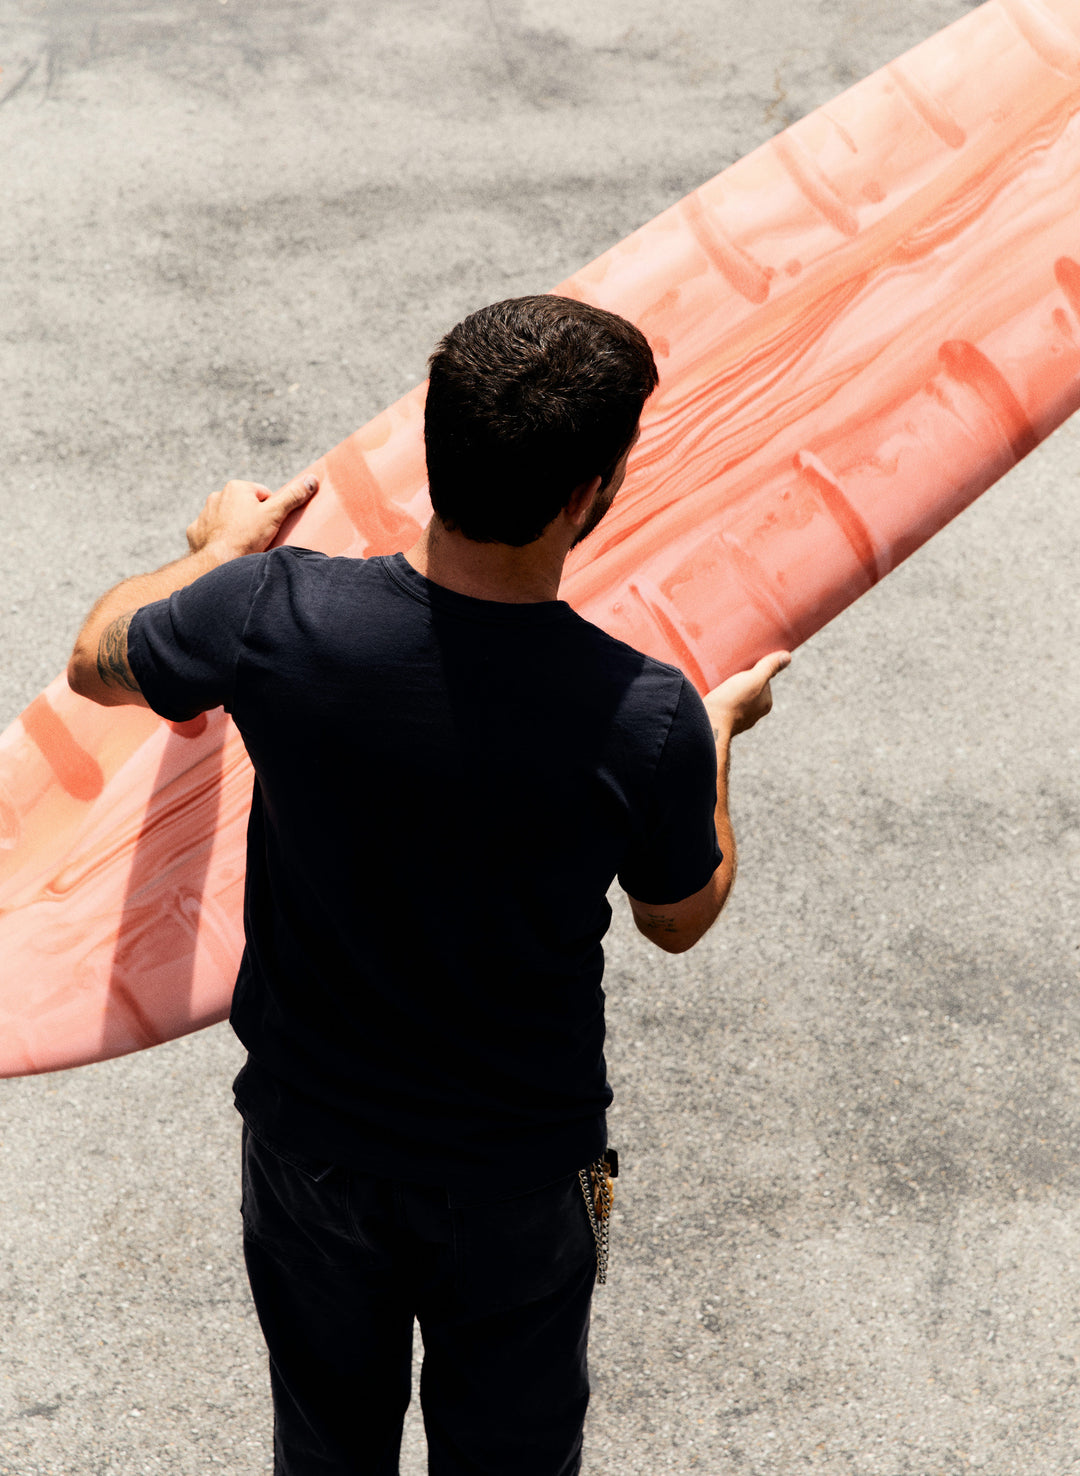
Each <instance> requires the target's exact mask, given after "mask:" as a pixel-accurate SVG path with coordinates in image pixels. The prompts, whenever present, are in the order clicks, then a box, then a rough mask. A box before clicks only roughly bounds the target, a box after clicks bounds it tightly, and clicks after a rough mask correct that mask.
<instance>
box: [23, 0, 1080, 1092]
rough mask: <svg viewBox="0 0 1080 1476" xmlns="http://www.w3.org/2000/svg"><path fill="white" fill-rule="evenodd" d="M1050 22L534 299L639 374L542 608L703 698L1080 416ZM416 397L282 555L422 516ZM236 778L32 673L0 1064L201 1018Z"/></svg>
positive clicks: (1002, 42) (1057, 69) (361, 543)
mask: <svg viewBox="0 0 1080 1476" xmlns="http://www.w3.org/2000/svg"><path fill="white" fill-rule="evenodd" d="M1078 205H1080V0H988V3H987V4H985V5H983V6H982V7H980V8H979V9H978V10H976V11H973V12H972V13H971V14H970V15H968V16H966V17H964V18H963V19H962V20H960V21H958V22H957V23H955V24H954V25H952V26H950V27H948V28H947V29H946V30H944V31H942V32H941V33H939V34H938V35H937V36H935V37H932V38H931V39H930V40H929V41H927V42H924V43H923V44H922V45H921V46H918V47H916V48H915V49H914V50H913V51H911V52H909V53H907V54H906V55H905V56H904V57H902V58H901V59H900V60H899V61H897V62H894V63H893V64H891V65H890V66H888V67H886V68H884V69H883V70H882V71H880V72H878V73H875V74H874V75H873V76H872V77H870V78H868V79H866V80H865V81H863V82H861V83H859V84H858V85H857V86H855V87H853V88H851V89H850V90H849V91H847V92H845V93H843V94H842V95H841V96H840V97H838V98H836V99H835V100H834V101H833V102H831V103H829V104H828V105H827V106H826V107H824V108H821V109H818V110H817V111H816V112H814V113H812V114H810V115H808V116H807V117H806V118H804V119H802V120H801V121H800V122H798V123H796V124H795V125H793V127H791V128H790V129H788V130H787V131H786V132H785V133H782V134H780V135H778V136H777V137H776V138H775V139H773V140H772V141H771V142H770V143H768V144H766V145H764V146H763V147H762V148H760V149H758V150H756V151H755V152H754V153H753V154H751V155H749V156H748V157H747V158H745V159H743V160H741V161H740V162H739V163H737V164H735V165H733V166H732V167H731V168H730V169H728V170H726V171H724V173H722V174H720V175H718V176H717V177H716V178H715V179H714V180H712V181H710V182H709V183H708V184H705V185H703V186H702V187H701V188H700V189H698V190H696V191H694V192H693V193H692V194H691V195H689V196H688V197H687V198H686V199H685V200H683V201H680V202H679V203H678V204H677V205H675V206H673V207H672V208H671V209H670V210H667V211H665V212H664V213H663V214H662V215H660V216H658V217H657V218H656V219H655V220H654V221H651V222H650V223H649V224H647V225H646V226H644V227H642V229H641V230H639V231H637V232H635V233H634V234H633V235H632V236H630V237H628V238H627V240H625V241H624V242H622V243H620V244H619V245H617V246H616V247H614V248H613V249H612V250H611V251H608V252H606V253H605V254H604V255H603V256H601V257H600V258H598V259H597V260H596V261H595V262H593V263H591V264H590V265H589V266H587V267H585V268H583V269H582V270H581V271H580V272H579V273H577V274H576V275H575V276H574V277H572V278H571V279H570V280H569V281H568V282H565V283H563V284H562V285H561V286H560V287H558V288H556V289H555V290H556V291H560V292H562V293H564V294H567V295H572V296H577V297H581V298H586V299H588V300H590V301H592V302H595V303H597V304H599V305H600V306H602V307H607V308H611V309H612V310H614V311H617V312H620V313H622V314H624V315H625V316H627V317H630V318H632V319H633V320H634V321H635V322H637V323H639V324H640V326H641V327H642V328H643V329H644V331H645V332H646V334H647V335H648V337H649V339H650V341H651V342H652V344H653V346H654V349H655V351H656V354H657V359H658V362H659V365H660V369H661V384H660V388H659V390H658V391H657V393H656V395H654V397H653V398H652V400H651V401H650V403H649V405H648V406H647V409H646V415H645V418H644V422H643V431H642V438H641V441H640V442H639V445H638V448H637V451H636V453H635V456H634V459H633V462H632V465H631V476H630V478H629V479H628V481H627V483H626V486H625V487H624V489H623V491H622V493H621V494H620V496H619V498H618V499H617V501H616V503H615V505H614V507H613V508H612V510H611V512H610V513H609V514H608V517H607V518H606V519H605V521H604V523H603V524H602V525H601V526H600V528H598V529H597V531H596V532H595V533H594V534H593V535H592V537H591V538H590V539H589V540H588V542H587V543H586V544H584V545H582V547H581V549H580V550H578V551H577V552H575V554H573V555H572V556H571V560H570V562H569V564H568V566H567V574H566V578H565V581H564V585H563V590H562V593H563V595H564V597H565V598H567V599H569V600H570V602H571V603H572V604H573V605H574V606H575V607H576V608H577V609H578V610H579V611H580V612H581V613H582V614H583V615H585V616H586V617H587V618H589V619H592V620H595V621H596V623H597V624H599V625H601V626H603V627H604V628H605V629H607V630H609V631H611V632H612V633H613V634H615V635H617V636H619V637H620V638H622V639H625V640H627V641H629V642H631V643H632V644H634V645H636V646H638V647H640V648H641V649H643V650H645V651H648V652H649V653H650V654H653V655H656V656H660V657H662V658H663V659H666V660H671V661H675V662H676V663H678V664H679V665H681V666H682V667H683V669H684V670H685V671H686V672H687V673H688V675H690V676H691V678H692V679H693V680H694V681H695V683H696V684H697V685H698V686H699V688H701V689H702V690H704V689H707V688H708V687H711V686H713V685H714V684H715V683H716V682H717V681H719V680H721V679H722V678H723V677H724V676H726V675H728V674H729V673H730V672H732V671H735V670H738V669H739V668H741V667H744V666H746V665H749V664H750V663H751V662H752V661H754V660H755V659H757V657H758V656H760V655H762V654H763V653H764V652H765V651H767V650H770V649H774V648H776V647H778V646H788V647H794V646H797V645H798V644H800V642H802V641H804V640H806V639H807V638H808V637H809V636H810V635H812V634H813V633H814V632H815V631H816V630H818V629H820V628H821V626H822V625H824V624H825V623H826V622H827V621H828V620H830V619H832V618H833V617H834V616H835V615H836V614H838V613H839V612H840V611H841V610H842V609H844V608H845V607H846V606H847V605H848V604H850V603H851V602H852V601H853V600H855V599H857V598H858V596H859V595H860V594H862V593H863V592H865V590H867V589H868V588H870V587H871V586H872V585H873V584H874V583H875V582H876V581H877V580H878V579H880V578H881V577H883V575H884V574H886V573H887V572H888V571H889V570H890V569H892V568H894V567H895V566H896V565H897V564H898V563H900V562H901V560H902V559H904V558H906V557H907V556H908V555H909V554H910V553H912V552H913V551H914V550H915V549H916V548H917V547H919V545H920V544H921V543H923V542H924V541H925V540H926V539H927V538H929V537H931V536H932V535H933V533H935V532H936V531H937V530H938V529H939V528H941V527H942V526H944V524H945V523H947V522H948V521H949V520H950V519H951V518H952V517H954V516H955V515H956V514H957V513H958V512H959V511H961V510H962V508H964V507H965V506H967V505H968V504H969V503H970V502H971V501H972V500H973V499H974V498H975V497H977V496H978V495H979V494H980V493H981V492H982V491H983V490H985V488H986V487H988V486H989V485H991V483H992V482H994V481H995V480H996V479H997V478H998V477H999V476H1000V475H1002V473H1003V472H1005V471H1006V470H1008V469H1009V468H1010V467H1011V466H1013V465H1014V464H1015V463H1016V461H1017V460H1019V459H1020V458H1021V457H1022V456H1024V455H1025V454H1026V453H1027V452H1028V451H1030V450H1031V449H1032V448H1033V447H1034V446H1035V445H1036V444H1038V442H1039V441H1040V440H1041V439H1042V438H1043V437H1044V436H1046V435H1047V434H1048V433H1049V432H1050V431H1051V430H1053V429H1054V428H1055V427H1056V426H1057V425H1058V424H1059V423H1060V422H1061V421H1062V420H1063V419H1065V417H1066V416H1067V415H1069V414H1070V413H1071V412H1072V411H1073V410H1074V409H1075V408H1076V407H1077V405H1078V404H1080V259H1078V258H1080V240H1078V239H1077V230H1076V224H1075V222H1076V218H1077V206H1078ZM423 394H424V391H423V387H419V388H418V389H416V390H414V391H413V392H412V393H411V394H409V395H407V396H406V397H405V398H404V399H402V400H400V401H398V402H397V404H395V405H393V406H391V407H390V408H389V409H388V410H387V411H385V412H383V414H381V415H380V416H378V417H376V419H375V420H373V421H372V422H371V423H370V424H369V425H367V426H364V427H362V428H361V429H360V430H358V431H357V432H356V433H355V434H354V435H352V436H350V437H349V438H348V439H347V440H345V441H344V442H342V444H341V445H340V446H338V447H336V448H335V449H334V450H333V451H331V452H329V453H328V454H327V455H326V456H325V457H323V458H322V459H321V460H320V461H319V462H317V463H315V464H314V466H313V468H312V470H314V471H315V472H316V473H317V474H318V475H319V476H320V478H321V481H322V487H321V490H320V492H319V494H318V496H317V497H316V498H315V499H314V501H313V502H312V503H311V504H310V505H309V506H308V507H307V508H306V509H305V510H304V511H303V513H302V514H301V515H300V516H299V517H298V518H297V519H296V520H295V521H294V522H293V524H292V526H291V527H289V528H288V529H287V530H286V536H287V538H288V540H289V541H291V542H295V543H299V544H303V545H305V546H308V547H313V548H318V549H321V550H323V551H324V552H326V553H330V554H344V555H348V556H354V557H361V556H368V555H372V554H378V553H388V552H393V551H396V550H398V549H401V548H404V547H407V546H408V545H409V544H410V543H411V542H412V541H413V540H414V538H415V537H416V534H417V533H418V532H419V530H420V528H421V527H422V525H423V523H424V521H425V520H426V518H427V515H428V511H429V507H428V502H427V495H426V487H425V471H424V462H423V443H422V420H423ZM252 782H253V778H252V773H251V769H250V765H249V764H248V761H247V757H246V754H245V753H244V750H243V745H242V743H241V741H240V739H239V737H238V735H237V733H236V731H235V729H234V728H233V726H232V724H231V723H230V722H229V721H228V719H227V718H226V717H225V715H224V714H223V713H221V712H220V711H219V712H216V713H209V714H206V715H205V716H204V717H202V718H199V719H196V720H195V721H194V722H193V723H188V724H169V723H164V722H162V721H161V720H159V719H157V718H156V717H155V716H154V715H153V714H150V713H148V712H146V711H144V710H141V709H135V708H120V709H117V708H112V709H105V708H98V707H96V706H94V704H92V703H89V702H86V701H84V700H83V699H81V698H78V697H76V696H75V695H74V694H73V693H71V691H70V690H69V689H68V687H67V684H66V681H65V680H64V679H63V678H62V677H60V678H57V680H56V681H55V682H53V683H52V684H51V685H50V686H49V687H48V688H47V689H46V691H45V692H44V693H42V694H41V696H40V697H38V698H36V699H35V701H34V702H33V703H31V705H30V707H29V708H28V709H27V710H26V712H25V713H23V714H22V716H21V717H20V718H19V719H17V720H16V721H15V723H13V724H12V725H11V727H10V728H9V729H8V730H7V732H6V733H5V734H3V736H2V737H0V960H2V962H0V1074H2V1075H19V1074H25V1073H30V1072H36V1071H46V1070H56V1069H58V1068H61V1067H66V1066H73V1065H78V1064H81V1063H84V1062H88V1061H94V1060H101V1059H106V1058H108V1057H111V1056H116V1055H121V1054H124V1053H125V1052H128V1051H132V1050H138V1049H141V1048H143V1047H145V1046H150V1045H153V1044H156V1043H158V1042H160V1041H163V1040H168V1039H171V1038H173V1037H175V1036H177V1035H181V1034H184V1033H186V1032H187V1031H190V1030H195V1029H198V1028H200V1027H201V1026H203V1025H207V1024H211V1023H213V1022H214V1021H216V1020H220V1019H222V1018H223V1017H224V1016H225V1015H226V1014H227V1011H228V1005H229V999H230V996H231V991H232V984H233V979H234V976H235V971H236V966H237V962H238V960H239V956H240V952H241V948H242V943H243V937H242V922H241V906H242V895H243V872H244V836H245V827H246V817H247V811H248V806H249V802H250V794H251V785H252Z"/></svg>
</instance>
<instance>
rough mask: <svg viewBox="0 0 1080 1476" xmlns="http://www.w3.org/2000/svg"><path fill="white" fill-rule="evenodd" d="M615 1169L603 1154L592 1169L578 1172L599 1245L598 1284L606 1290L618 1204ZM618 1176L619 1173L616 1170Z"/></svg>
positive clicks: (594, 1237) (597, 1260) (597, 1255)
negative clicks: (614, 1211) (614, 1210)
mask: <svg viewBox="0 0 1080 1476" xmlns="http://www.w3.org/2000/svg"><path fill="white" fill-rule="evenodd" d="M612 1169H613V1165H612V1164H611V1163H609V1161H608V1157H607V1154H606V1153H605V1154H603V1155H602V1156H601V1157H600V1158H598V1159H597V1160H596V1162H595V1163H590V1164H589V1166H588V1168H583V1169H579V1170H578V1180H579V1182H580V1184H581V1192H582V1194H583V1195H584V1196H585V1208H586V1210H587V1211H588V1215H589V1224H590V1225H591V1226H592V1232H593V1239H594V1240H595V1241H596V1282H597V1285H598V1286H603V1285H604V1284H605V1282H606V1281H607V1270H608V1235H609V1229H610V1223H611V1206H612V1205H613V1204H614V1202H615V1183H614V1176H613V1173H612ZM615 1172H617V1170H615Z"/></svg>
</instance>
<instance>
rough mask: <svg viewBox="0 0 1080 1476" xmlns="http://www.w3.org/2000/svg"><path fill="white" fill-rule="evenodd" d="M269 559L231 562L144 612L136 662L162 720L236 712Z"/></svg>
mask: <svg viewBox="0 0 1080 1476" xmlns="http://www.w3.org/2000/svg"><path fill="white" fill-rule="evenodd" d="M265 560H266V555H265V554H248V555H247V556H246V557H245V558H241V559H231V560H230V561H229V562H228V563H227V564H221V565H219V567H218V568H216V569H212V570H211V571H210V573H208V574H204V575H203V576H202V577H201V578H200V579H196V580H195V582H194V583H193V584H188V585H185V587H184V588H183V589H178V590H176V592H175V593H174V594H171V595H170V596H169V597H168V599H165V600H158V601H156V602H155V603H154V604H152V605H143V607H142V608H141V609H140V610H136V612H135V614H134V615H133V616H132V619H131V624H130V626H129V627H128V661H129V663H130V665H131V670H132V673H133V674H134V676H135V680H136V681H137V682H138V684H139V687H140V688H141V690H142V694H143V696H144V697H145V698H146V700H147V702H148V703H149V704H150V706H151V707H152V708H153V710H154V711H155V712H156V713H159V714H160V715H161V716H162V717H164V718H169V719H170V720H171V721H173V722H185V721H186V720H187V719H188V718H193V717H196V716H197V715H198V714H199V713H200V712H207V711H209V710H210V709H211V708H213V707H226V708H229V707H231V705H232V697H233V688H234V684H235V680H236V664H237V661H238V659H239V656H240V649H241V646H242V645H243V640H244V628H245V626H246V624H247V619H248V614H249V612H250V610H251V602H252V598H253V597H254V594H255V591H256V590H257V589H258V587H259V583H260V581H261V578H262V575H263V572H264V566H265Z"/></svg>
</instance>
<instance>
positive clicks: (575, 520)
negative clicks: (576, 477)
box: [563, 477, 602, 528]
mask: <svg viewBox="0 0 1080 1476" xmlns="http://www.w3.org/2000/svg"><path fill="white" fill-rule="evenodd" d="M601 485H602V478H600V477H590V478H589V480H588V481H587V482H579V483H578V485H577V486H576V487H575V488H574V490H573V491H572V492H571V493H570V498H569V500H568V502H567V504H566V506H565V507H564V508H563V512H564V513H565V514H566V516H567V517H568V518H569V519H570V522H571V523H572V524H573V525H574V527H575V528H578V527H581V526H582V525H583V524H584V522H585V520H586V519H587V518H588V516H589V513H590V512H591V511H592V505H593V502H594V501H595V500H596V494H597V493H598V492H599V491H600V487H601Z"/></svg>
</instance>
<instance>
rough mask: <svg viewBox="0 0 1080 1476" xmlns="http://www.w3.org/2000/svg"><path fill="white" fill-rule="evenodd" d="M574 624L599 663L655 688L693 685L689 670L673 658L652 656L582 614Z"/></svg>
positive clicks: (676, 688)
mask: <svg viewBox="0 0 1080 1476" xmlns="http://www.w3.org/2000/svg"><path fill="white" fill-rule="evenodd" d="M575 624H576V626H577V628H578V630H579V632H580V633H581V638H582V644H583V645H584V646H585V647H586V648H587V649H589V650H590V651H591V653H592V655H593V657H594V659H595V660H596V661H597V662H598V663H600V664H602V665H603V666H604V667H606V668H607V669H609V670H611V671H612V672H618V673H620V674H622V675H624V676H625V677H627V678H630V679H633V680H635V681H639V682H641V683H642V685H643V686H644V687H650V688H653V689H655V690H661V689H666V688H674V689H675V690H676V691H681V690H682V688H683V687H684V686H689V685H690V682H689V679H688V677H687V675H686V673H685V672H684V671H682V670H681V669H680V668H679V667H678V666H674V665H673V664H672V663H671V662H670V661H661V660H660V659H659V657H656V656H649V655H648V654H647V653H646V652H645V651H640V650H638V648H637V647H636V646H631V645H630V644H629V643H628V642H627V641H622V640H620V639H619V638H618V636H613V635H609V634H608V632H607V631H606V630H603V629H602V628H601V627H600V626H599V625H596V624H594V623H593V622H592V621H591V620H586V619H585V617H584V616H583V615H576V617H575Z"/></svg>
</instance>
